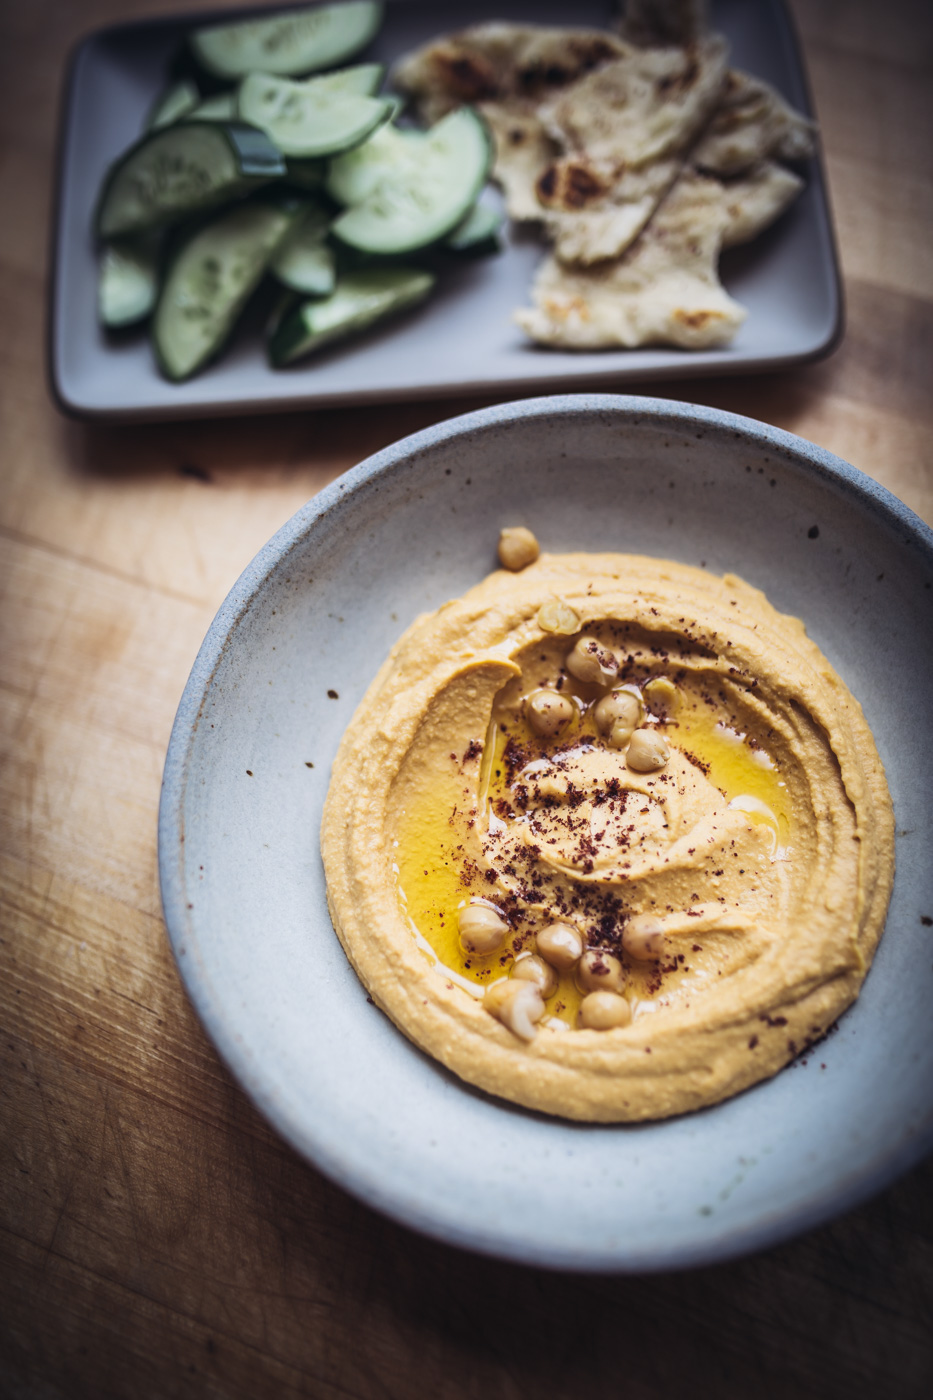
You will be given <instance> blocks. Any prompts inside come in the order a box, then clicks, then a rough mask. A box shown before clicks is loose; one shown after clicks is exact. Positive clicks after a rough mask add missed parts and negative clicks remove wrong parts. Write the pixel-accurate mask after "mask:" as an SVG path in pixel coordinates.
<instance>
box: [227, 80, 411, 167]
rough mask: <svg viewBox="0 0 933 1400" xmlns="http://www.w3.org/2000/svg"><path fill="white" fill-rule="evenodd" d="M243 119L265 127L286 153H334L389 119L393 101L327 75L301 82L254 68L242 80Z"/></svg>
mask: <svg viewBox="0 0 933 1400" xmlns="http://www.w3.org/2000/svg"><path fill="white" fill-rule="evenodd" d="M237 107H238V111H239V115H240V119H241V121H245V122H250V123H251V124H252V125H253V126H258V127H260V128H261V129H262V130H263V131H265V132H266V134H267V135H268V136H269V137H271V139H272V140H273V141H274V142H275V144H276V145H277V146H278V148H279V150H280V151H281V152H282V154H283V155H286V156H302V157H305V158H307V157H308V156H329V155H332V154H334V153H335V152H337V151H346V150H349V149H350V147H351V146H358V145H359V144H360V142H361V141H365V140H366V137H367V136H369V134H370V133H371V132H372V131H375V129H376V127H377V126H380V125H381V124H382V123H383V122H384V121H387V120H388V118H389V115H390V107H389V104H388V103H387V102H386V101H385V100H384V99H382V98H378V97H360V96H359V95H357V94H356V93H352V92H349V93H348V92H343V91H341V90H340V89H339V88H337V89H335V88H333V87H332V86H330V85H329V83H328V79H327V78H309V79H308V80H307V81H306V82H303V83H295V82H292V80H291V78H276V77H273V76H272V75H270V74H268V73H249V74H248V75H247V76H246V77H245V78H244V79H243V81H242V83H241V84H240V89H239V93H238V95H237Z"/></svg>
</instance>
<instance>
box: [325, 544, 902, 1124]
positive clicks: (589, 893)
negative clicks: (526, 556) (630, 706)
mask: <svg viewBox="0 0 933 1400" xmlns="http://www.w3.org/2000/svg"><path fill="white" fill-rule="evenodd" d="M555 617H556V618H558V619H560V620H561V625H560V629H559V630H557V631H555V630H553V628H554V618H555ZM568 619H570V621H569V622H568ZM542 624H543V625H542ZM568 627H571V628H575V631H568V630H567V628H568ZM581 637H582V638H584V639H586V638H590V639H592V640H593V643H594V645H596V646H597V647H598V648H604V649H605V653H606V655H610V656H611V657H613V658H614V660H613V668H615V667H616V666H617V668H618V671H617V674H614V675H613V676H612V678H611V679H609V680H606V679H605V678H604V677H601V678H600V679H599V680H597V681H593V682H590V681H580V680H579V679H577V678H575V676H574V675H573V674H572V673H571V670H570V669H569V668H568V664H567V663H568V654H569V652H570V650H571V648H573V646H574V644H575V642H576V641H577V640H579V639H580V638H581ZM613 687H622V688H623V689H625V690H626V691H627V692H628V693H630V694H634V695H635V696H636V697H637V698H638V703H639V705H640V706H641V707H642V714H643V727H644V730H645V732H646V733H648V734H649V736H655V735H656V736H660V739H661V740H662V748H663V750H664V752H665V753H666V754H668V755H669V756H668V757H667V758H666V759H665V760H664V761H663V765H662V766H660V767H658V768H655V769H650V770H649V771H638V768H637V766H633V760H632V759H631V751H630V750H628V749H626V748H625V747H624V746H620V744H619V743H618V742H610V741H609V740H608V739H607V737H606V734H605V733H604V732H603V731H602V730H601V729H600V727H599V725H598V724H596V723H595V721H594V715H595V714H596V712H597V711H596V707H597V705H598V703H599V700H600V698H601V697H603V696H605V695H606V694H607V693H610V692H611V691H612V689H613ZM542 691H543V692H544V693H545V694H546V695H552V694H553V695H560V696H561V701H560V704H561V706H562V708H563V711H566V712H567V714H569V715H571V718H570V719H568V720H567V721H566V723H565V725H564V727H563V729H562V730H561V731H560V732H559V733H556V734H554V735H550V736H548V737H547V738H546V739H542V738H541V737H540V734H538V733H536V732H533V730H532V728H529V725H528V723H527V717H528V714H529V696H531V695H533V694H538V693H540V692H542ZM657 696H661V700H660V701H658V700H657V699H656V697H657ZM665 697H666V698H665ZM568 700H569V702H570V703H569V704H567V701H568ZM322 852H323V858H324V866H325V872H326V876H327V891H328V903H329V906H330V911H331V916H332V919H333V923H334V927H335V929H336V931H337V933H338V936H339V937H340V940H341V942H342V944H343V946H344V948H345V950H346V952H347V955H348V957H349V959H350V961H351V963H352V964H353V966H354V968H355V969H356V971H357V973H358V975H359V977H360V979H361V981H362V982H363V984H364V986H365V987H366V988H367V990H368V992H369V993H370V995H371V996H372V998H373V1000H374V1001H375V1003H376V1004H377V1006H379V1007H380V1008H381V1009H382V1010H383V1011H385V1012H386V1013H387V1014H388V1015H389V1016H390V1017H391V1018H392V1020H393V1021H394V1022H395V1023H396V1025H397V1026H398V1027H399V1028H400V1029H401V1030H402V1031H403V1032H404V1033H405V1034H406V1035H407V1036H409V1037H410V1039H411V1040H412V1041H414V1043H415V1044H417V1045H418V1046H420V1047H421V1048H422V1049H424V1050H425V1051H427V1052H428V1053H429V1054H431V1055H433V1056H434V1057H435V1058H437V1059H438V1060H439V1061H440V1062H441V1063H443V1064H444V1065H445V1066H447V1067H448V1068H449V1069H450V1070H452V1071H453V1072H454V1073H456V1074H457V1075H459V1076H460V1077H461V1078H463V1079H464V1080H467V1081H468V1082H470V1083H472V1084H475V1085H477V1086H478V1087H480V1088H482V1089H484V1090H486V1091H487V1092H489V1093H491V1094H494V1095H498V1096H500V1097H502V1098H504V1099H508V1100H511V1101H513V1102H516V1103H519V1104H522V1105H524V1106H526V1107H529V1108H534V1109H537V1110H540V1111H542V1112H546V1113H550V1114H555V1115H560V1116H563V1117H567V1118H572V1119H579V1120H586V1121H598V1122H614V1121H636V1120H640V1119H652V1118H663V1117H667V1116H670V1115H672V1114H677V1113H682V1112H686V1111H689V1110H692V1109H696V1108H699V1107H702V1106H704V1105H708V1104H712V1103H715V1102H718V1101H719V1100H721V1099H723V1098H726V1097H728V1096H729V1095H732V1094H735V1093H737V1092H739V1091H740V1090H742V1089H744V1088H746V1087H748V1086H749V1085H751V1084H754V1083H756V1082H758V1081H759V1080H762V1079H764V1078H766V1077H768V1076H770V1075H772V1074H774V1073H775V1072H776V1071H777V1070H779V1069H780V1068H781V1067H782V1066H783V1065H785V1064H786V1063H787V1062H788V1061H789V1060H791V1059H793V1058H794V1057H795V1056H796V1055H797V1054H798V1053H800V1052H801V1051H802V1050H803V1049H804V1048H805V1047H806V1046H808V1045H810V1044H812V1043H813V1042H814V1041H815V1040H817V1039H819V1038H820V1036H822V1035H823V1034H825V1032H826V1031H827V1030H828V1029H829V1027H830V1026H831V1025H832V1024H833V1022H834V1021H835V1020H836V1018H837V1017H838V1016H839V1015H840V1014H841V1012H842V1011H844V1010H845V1009H846V1007H847V1006H849V1005H850V1004H851V1003H852V1002H853V1001H854V1000H855V998H856V997H857V995H858V992H859V989H860V987H861V984H862V981H863V980H864V977H865V975H866V972H867V970H868V968H869V965H870V962H871V959H872V956H873V953H874V951H875V947H876V945H877V942H878V939H879V937H880V934H881V931H882V927H883V924H884V919H885V914H886V911H887V905H888V900H889V897H890V891H891V885H892V881H893V873H894V822H893V813H892V807H891V801H890V797H889V794H888V790H887V785H886V782H885V777H884V771H883V768H882V765H881V761H880V759H879V757H878V753H877V749H876V747H875V744H874V740H873V738H872V735H871V732H870V730H869V728H868V726H867V724H866V722H865V719H864V717H863V714H862V711H861V708H860V706H859V705H858V702H857V701H856V700H855V699H854V697H853V696H852V695H851V693H850V692H849V691H848V689H847V688H846V686H845V685H844V684H843V682H842V680H841V679H840V678H839V676H838V675H837V674H836V673H835V672H834V670H833V669H832V667H831V666H830V665H829V663H828V662H827V660H826V658H825V657H824V656H823V655H822V653H821V652H820V651H819V649H818V648H817V647H816V646H815V644H814V643H813V642H812V641H810V639H809V638H808V637H807V635H806V632H805V630H804V627H803V624H802V623H801V622H800V621H798V620H797V619H795V618H792V617H787V616H783V615H782V614H780V613H778V612H777V611H776V610H775V609H774V608H773V607H772V606H771V605H770V604H769V603H768V601H767V599H766V598H765V597H764V595H763V594H762V593H761V592H759V591H758V590H756V589H754V588H752V587H750V586H749V585H747V584H745V583H743V582H742V581H741V580H740V579H737V578H735V577H733V576H730V575H727V576H726V577H724V578H716V577H712V576H710V575H709V574H707V573H706V572H705V571H704V570H701V569H695V568H691V567H688V566H685V565H680V564H675V563H671V562H666V561H662V560H656V559H650V558H647V557H643V556H634V555H616V554H603V555H584V554H579V555H574V554H571V555H546V554H545V555H541V556H540V558H539V559H538V560H537V561H536V562H534V563H532V564H531V565H530V566H529V567H527V568H525V569H523V570H522V571H521V572H520V573H517V574H516V573H509V572H506V571H498V572H496V573H493V574H492V575H490V576H489V577H488V578H487V579H485V580H484V581H483V582H482V583H480V584H479V585H477V586H476V587H475V588H472V589H471V590H470V591H469V592H467V593H466V594H465V595H464V596H463V597H462V598H459V599H457V600H455V601H453V602H450V603H447V604H445V605H444V606H443V607H442V608H440V609H438V611H437V612H435V613H432V614H430V615H426V616H423V617H421V618H419V619H418V620H417V621H416V622H415V623H414V624H413V625H412V626H411V627H410V628H409V629H408V631H407V632H406V633H405V634H404V636H403V637H402V638H401V639H400V641H399V642H398V643H397V644H396V646H395V647H394V648H393V650H392V653H391V655H390V656H389V658H388V659H387V661H386V662H385V664H384V665H383V666H382V668H381V670H380V671H379V673H378V675H377V676H376V678H375V679H374V681H373V682H372V684H371V686H370V688H369V690H368V692H367V694H366V696H365V697H364V699H363V701H362V703H361V704H360V706H359V708H358V710H357V712H356V714H355V716H354V718H353V720H352V721H351V723H350V726H349V728H348V729H347V732H346V734H345V736H344V738H343V741H342V743H341V745H340V749H339V752H338V754H337V757H336V759H335V763H334V768H333V774H332V778H331V785H330V789H329V792H328V797H327V802H326V805H325V812H324V821H323V827H322ZM473 904H479V905H481V906H482V907H483V908H486V907H489V908H491V909H492V910H495V911H496V913H497V915H498V917H499V919H500V920H501V923H502V928H503V930H504V931H505V935H506V936H505V937H504V940H503V942H502V944H501V945H498V946H496V948H495V950H494V952H492V953H490V954H485V953H481V954H479V955H476V954H474V953H472V952H471V951H470V950H469V948H468V949H467V950H466V951H464V948H463V947H462V945H461V944H458V942H457V937H456V930H457V919H458V914H459V913H460V912H461V911H462V909H463V908H464V907H465V906H467V905H473ZM645 918H648V919H649V920H651V921H653V925H652V926H654V925H657V927H659V928H660V929H661V930H663V942H664V947H665V952H664V954H663V956H659V957H658V958H656V960H654V961H648V962H643V961H638V960H637V959H633V958H632V957H631V956H630V953H629V951H628V950H629V949H630V948H631V947H632V946H634V945H633V944H632V943H631V940H627V935H626V929H627V928H628V927H631V928H634V927H635V926H636V925H637V923H638V920H639V919H641V920H644V919H645ZM495 922H496V920H495V919H493V923H495ZM555 923H558V924H560V925H561V926H564V925H568V926H569V927H571V928H572V929H574V930H575V931H576V932H577V933H578V934H579V937H580V940H581V941H582V944H583V946H585V947H586V948H588V949H590V950H596V951H597V952H598V953H599V955H600V956H603V955H608V956H609V957H610V959H615V960H616V962H615V964H613V965H614V966H615V965H616V964H621V972H620V976H621V977H622V978H623V979H624V996H625V998H626V1000H627V1002H628V1008H627V1010H626V1015H629V1014H630V1019H629V1020H628V1022H627V1023H626V1024H612V1025H609V1026H608V1028H601V1029H592V1028H589V1026H587V1025H586V1024H581V1020H580V1016H579V1015H578V1014H577V1011H576V1007H577V1005H578V1004H579V998H580V995H581V988H580V987H579V986H578V987H577V988H576V989H575V987H574V984H573V977H572V975H571V974H561V977H560V979H559V985H558V986H557V989H556V990H554V986H553V984H554V982H555V978H554V977H553V976H551V982H550V984H549V987H548V989H546V990H547V992H548V1000H547V1003H546V1008H545V1014H544V1015H543V1016H541V1018H540V1020H539V1021H538V1024H537V1025H536V1027H534V1028H532V1030H531V1031H530V1033H529V1037H528V1038H522V1037H520V1036H519V1035H517V1034H515V1033H513V1030H512V1029H510V1028H509V1025H508V1024H504V1023H503V1021H502V1020H500V1019H498V1018H497V1016H496V1015H493V1014H490V1009H489V1006H490V1005H491V1002H490V999H489V997H488V996H487V998H486V1001H485V1003H484V992H485V991H486V989H487V988H488V987H489V986H491V985H494V984H496V983H498V982H501V981H502V980H503V979H504V978H506V977H509V976H510V975H512V974H513V973H514V970H515V966H516V964H517V963H518V962H520V961H521V960H522V959H524V958H527V957H528V956H529V955H530V954H534V952H535V949H536V947H537V943H536V939H537V937H538V936H539V935H540V934H541V932H542V930H545V929H547V928H548V927H551V926H553V925H554V924H555ZM542 946H543V945H542ZM594 956H595V954H594ZM527 970H528V969H527V968H525V969H520V972H521V971H527ZM584 990H585V989H584Z"/></svg>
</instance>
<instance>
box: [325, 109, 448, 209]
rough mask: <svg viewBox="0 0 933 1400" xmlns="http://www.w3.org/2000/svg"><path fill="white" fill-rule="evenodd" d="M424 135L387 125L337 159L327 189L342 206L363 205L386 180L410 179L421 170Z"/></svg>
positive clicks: (326, 185) (330, 168) (330, 170)
mask: <svg viewBox="0 0 933 1400" xmlns="http://www.w3.org/2000/svg"><path fill="white" fill-rule="evenodd" d="M423 141H424V132H423V131H416V130H414V129H412V130H409V129H407V128H406V129H403V128H400V127H397V126H394V125H393V124H392V123H391V122H387V123H386V124H385V125H384V126H380V127H378V128H377V129H376V130H375V131H374V132H373V134H372V136H370V137H368V138H367V139H366V140H365V141H363V142H362V143H361V144H360V145H359V146H356V147H354V149H353V150H352V151H345V152H344V154H343V155H339V156H335V157H334V158H333V160H332V161H331V162H330V165H329V166H328V169H327V179H326V181H325V187H326V189H327V193H328V194H329V195H330V196H331V198H332V199H335V200H336V201H337V203H338V204H345V205H350V204H361V203H362V201H363V200H364V199H366V198H368V196H369V195H371V194H372V193H373V191H374V190H376V189H377V188H378V186H379V184H380V182H381V181H382V180H384V179H386V178H392V177H393V176H394V177H396V178H407V176H408V175H409V174H410V173H413V172H415V171H416V170H417V169H418V164H419V159H420V154H421V146H422V143H423Z"/></svg>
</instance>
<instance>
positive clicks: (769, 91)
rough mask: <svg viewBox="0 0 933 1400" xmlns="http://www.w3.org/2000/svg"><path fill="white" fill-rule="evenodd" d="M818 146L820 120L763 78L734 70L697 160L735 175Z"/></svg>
mask: <svg viewBox="0 0 933 1400" xmlns="http://www.w3.org/2000/svg"><path fill="white" fill-rule="evenodd" d="M815 146H816V125H815V123H813V122H811V121H809V120H808V119H807V118H806V117H805V116H803V115H802V114H801V113H800V112H796V111H794V109H793V107H790V106H788V104H787V103H786V102H785V101H784V99H783V97H781V95H780V93H778V92H775V90H774V88H773V87H771V86H770V85H769V84H768V83H766V82H763V81H762V79H761V78H753V77H751V76H750V74H748V73H742V72H740V71H739V70H738V69H733V70H732V71H731V72H730V73H729V75H728V78H727V80H726V84H725V86H724V88H723V92H722V96H721V99H720V102H719V105H718V107H717V109H716V111H715V112H714V114H713V116H712V119H711V120H710V123H709V125H708V126H707V128H706V130H705V131H704V133H703V136H702V138H701V140H700V141H699V143H698V145H697V147H696V149H695V150H694V152H693V155H692V160H693V163H694V165H696V166H697V167H699V168H700V169H701V170H707V171H710V172H711V173H713V174H716V175H736V174H738V173H740V172H741V171H743V170H749V169H751V167H752V166H753V165H756V164H757V163H758V162H759V161H762V160H767V159H776V160H804V159H806V158H807V157H808V156H812V154H813V152H814V149H815Z"/></svg>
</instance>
